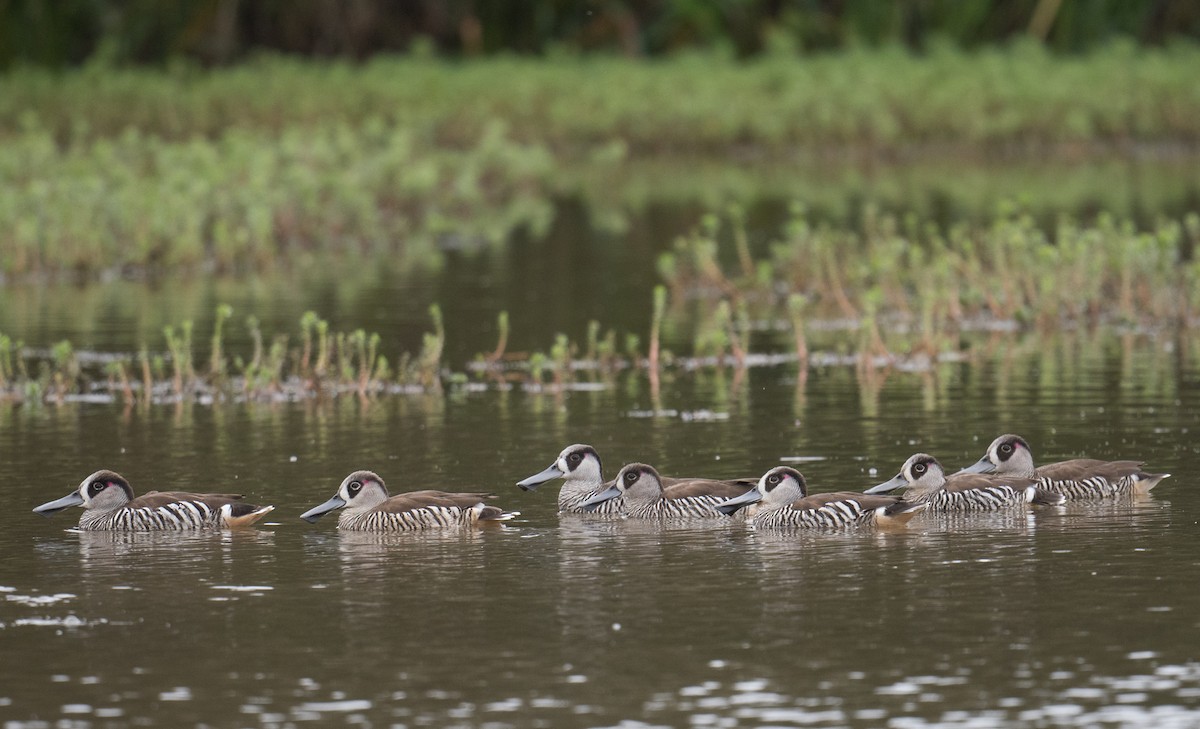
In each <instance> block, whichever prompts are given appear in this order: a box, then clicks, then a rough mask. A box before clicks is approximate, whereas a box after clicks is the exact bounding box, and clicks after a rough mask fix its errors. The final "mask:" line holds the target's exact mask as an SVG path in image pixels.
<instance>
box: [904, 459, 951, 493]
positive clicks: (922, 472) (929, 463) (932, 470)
mask: <svg viewBox="0 0 1200 729" xmlns="http://www.w3.org/2000/svg"><path fill="white" fill-rule="evenodd" d="M900 473H901V474H902V475H903V476H904V480H905V481H907V482H908V483H909V484H910V485H917V484H920V485H928V486H931V487H936V486H939V485H940V482H942V481H944V480H945V478H946V474H945V472H944V471H943V470H942V464H940V463H938V460H937V459H936V458H934V457H933V456H931V455H929V454H928V453H917V454H915V455H913V456H912V457H910V458H909V459H908V460H907V461H905V462H904V467H903V468H901V469H900Z"/></svg>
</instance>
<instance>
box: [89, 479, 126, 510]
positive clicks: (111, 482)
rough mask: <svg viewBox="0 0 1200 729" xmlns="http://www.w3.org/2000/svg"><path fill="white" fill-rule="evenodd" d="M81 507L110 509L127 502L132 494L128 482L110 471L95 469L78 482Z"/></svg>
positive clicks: (117, 507)
mask: <svg viewBox="0 0 1200 729" xmlns="http://www.w3.org/2000/svg"><path fill="white" fill-rule="evenodd" d="M79 495H80V496H82V497H83V508H85V509H97V510H99V511H110V510H112V509H119V508H120V507H122V506H124V505H125V504H127V503H129V502H130V501H131V500H132V498H133V494H132V493H131V491H130V488H129V483H128V482H127V481H126V480H125V479H124V478H122V477H121V476H119V475H117V474H116V473H113V472H112V471H96V472H95V473H93V474H92V475H91V476H88V477H87V478H85V479H84V480H83V483H81V484H79Z"/></svg>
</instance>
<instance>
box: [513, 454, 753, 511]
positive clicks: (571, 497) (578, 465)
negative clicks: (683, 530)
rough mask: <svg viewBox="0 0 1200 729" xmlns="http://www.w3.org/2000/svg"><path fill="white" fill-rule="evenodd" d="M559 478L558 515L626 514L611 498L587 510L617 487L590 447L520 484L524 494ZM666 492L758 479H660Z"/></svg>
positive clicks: (747, 485) (558, 460)
mask: <svg viewBox="0 0 1200 729" xmlns="http://www.w3.org/2000/svg"><path fill="white" fill-rule="evenodd" d="M556 478H561V479H562V480H563V485H562V488H561V489H559V491H558V511H559V513H561V514H594V515H597V516H621V515H622V514H624V513H625V502H624V500H622V499H619V498H611V499H607V500H604V501H601V502H597V503H595V504H592V505H591V506H589V507H586V508H585V507H584V503H585V502H587V501H589V500H590V499H592V498H593V497H594V496H596V495H598V494H601V493H605V492H608V491H609V489H611V488H612V487H613V485H614V484H615V483H616V482H615V481H605V480H604V469H603V467H602V465H601V462H600V454H599V453H598V452H597V451H596V449H595V448H593V447H592V446H590V445H587V444H585V443H576V444H574V445H570V446H567V447H566V448H564V449H563V451H562V452H561V453H559V454H558V458H556V459H555V460H554V463H551V464H550V466H549V467H548V468H546V469H545V470H544V471H540V472H539V473H535V474H534V475H532V476H529V477H528V478H525V479H522V480H520V481H518V482H517V486H519V487H520V488H521V489H522V490H523V491H534V490H536V489H537V487H538V486H540V485H541V484H543V483H546V482H547V481H553V480H554V479H556ZM659 482H660V483H661V484H662V485H663V487H664V488H670V487H673V486H676V485H678V484H684V483H688V484H693V485H695V484H699V483H709V482H711V483H714V484H716V483H720V484H726V485H738V486H740V488H741V490H742V491H744V490H746V489H749V488H752V487H753V486H754V485H755V484H756V483H757V482H758V479H750V478H740V479H729V480H723V481H722V480H716V479H704V478H671V477H669V476H667V477H659ZM739 493H740V491H739Z"/></svg>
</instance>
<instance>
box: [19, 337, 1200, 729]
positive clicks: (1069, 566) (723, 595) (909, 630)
mask: <svg viewBox="0 0 1200 729" xmlns="http://www.w3.org/2000/svg"><path fill="white" fill-rule="evenodd" d="M1153 350H1154V347H1153V346H1152V345H1145V346H1144V347H1142V348H1139V349H1135V350H1134V353H1133V354H1132V355H1131V356H1132V358H1133V359H1132V363H1131V362H1129V361H1125V362H1124V363H1122V359H1121V358H1120V357H1116V356H1114V357H1105V356H1103V355H1102V354H1098V355H1096V356H1088V357H1083V358H1081V359H1080V360H1079V361H1078V362H1076V364H1075V366H1074V368H1073V369H1072V370H1071V371H1072V376H1071V377H1070V378H1062V379H1061V380H1060V381H1058V382H1056V383H1050V384H1047V383H1045V382H1040V381H1039V376H1038V374H1037V373H1038V372H1039V371H1041V370H1042V369H1044V368H1046V367H1048V366H1049V362H1048V361H1046V360H1047V358H1049V357H1050V355H1045V356H1044V357H1043V356H1032V357H1029V358H1026V359H1022V360H1020V361H1018V362H1016V363H1014V365H1013V367H1011V368H1007V369H1006V368H1002V367H989V366H968V365H959V366H955V368H948V369H946V370H945V371H942V372H940V373H939V376H940V377H941V378H942V379H943V381H942V382H941V383H940V384H938V385H931V384H930V383H929V382H927V381H923V380H922V378H921V377H919V376H916V375H899V374H898V375H893V376H892V377H891V378H889V379H888V381H887V382H886V383H883V385H882V387H881V388H880V389H879V390H878V391H875V389H874V388H868V387H866V386H865V385H864V383H860V382H858V381H857V380H856V378H855V376H854V373H853V372H852V371H849V370H846V371H842V370H828V371H816V372H814V373H812V376H811V377H810V378H809V380H808V383H807V385H806V387H805V388H804V389H803V390H802V391H799V392H798V391H797V385H796V377H795V371H794V368H791V367H778V368H764V369H759V370H754V371H752V372H751V373H750V374H749V377H748V378H747V380H746V381H745V382H744V383H742V384H740V385H738V386H736V387H734V386H732V385H731V382H730V380H731V379H732V376H731V373H725V374H722V375H715V374H714V375H709V376H708V377H707V379H705V378H704V377H703V376H700V375H697V376H695V377H689V378H686V379H685V380H684V381H682V382H679V383H676V384H675V385H673V386H672V387H670V388H668V390H667V391H666V392H664V395H663V402H662V403H660V404H659V405H660V406H659V408H658V409H659V410H661V411H664V412H665V413H668V414H661V415H658V416H649V417H647V416H646V411H649V410H654V408H651V407H649V403H648V402H647V401H646V395H645V393H644V390H640V389H638V387H637V386H636V383H635V384H633V385H625V386H619V387H614V388H611V389H608V390H604V391H601V392H596V393H581V394H574V395H569V396H567V397H565V398H559V399H556V398H554V397H553V396H547V395H534V394H526V393H522V392H519V391H514V392H507V393H505V392H481V393H472V394H465V395H453V396H447V397H446V398H428V399H426V398H393V399H387V400H381V401H378V402H374V403H370V404H365V405H364V404H362V403H359V402H356V401H352V400H341V401H337V402H333V403H325V404H298V405H290V406H224V407H215V408H212V407H198V406H197V407H184V408H182V409H179V410H173V409H170V408H168V407H155V408H152V409H150V410H148V411H145V412H142V411H137V410H135V411H133V412H131V413H126V412H124V411H123V410H122V409H121V408H119V407H115V406H100V405H78V406H66V407H61V408H55V407H48V408H41V409H39V408H25V409H12V410H10V409H4V410H2V411H0V453H3V454H4V458H5V461H6V473H7V474H8V477H9V478H8V482H9V483H8V488H7V490H6V493H7V494H8V499H7V504H8V510H7V516H6V517H5V518H4V525H5V528H4V529H3V531H2V532H0V548H2V550H0V652H2V654H3V656H4V662H3V667H2V668H0V670H2V671H3V674H4V675H3V679H4V680H3V681H2V682H0V716H2V717H4V720H5V722H6V723H5V726H11V727H32V726H71V727H75V726H81V727H82V726H122V725H129V724H137V725H155V726H183V725H193V724H206V725H212V726H270V727H274V726H290V725H300V724H313V725H331V724H332V725H341V724H357V725H364V726H393V725H395V726H439V727H443V726H468V727H475V726H479V727H483V726H488V727H502V726H547V727H573V726H575V727H593V726H758V725H771V726H846V725H850V726H884V725H887V726H894V727H916V726H934V725H937V726H964V727H965V726H971V727H980V726H983V727H988V726H1081V727H1082V726H1096V725H1105V724H1107V725H1122V726H1128V725H1141V726H1154V727H1164V726H1195V725H1197V724H1198V723H1200V640H1197V635H1200V632H1198V630H1197V629H1198V628H1200V625H1198V623H1200V617H1197V616H1200V591H1198V590H1197V589H1196V584H1197V578H1198V577H1200V553H1198V552H1197V550H1196V544H1197V536H1198V532H1197V529H1198V527H1197V521H1198V518H1200V497H1198V496H1197V492H1196V489H1195V488H1193V482H1194V480H1195V479H1194V477H1193V474H1194V473H1196V471H1197V468H1198V467H1200V457H1198V456H1197V450H1198V446H1197V444H1196V439H1195V433H1196V432H1197V428H1198V427H1200V424H1198V423H1197V412H1198V411H1197V409H1196V397H1197V387H1196V382H1197V378H1196V371H1195V370H1194V369H1191V368H1184V369H1178V370H1175V371H1174V372H1169V373H1167V374H1166V375H1164V376H1163V377H1162V378H1161V383H1160V385H1159V386H1157V387H1155V388H1153V389H1152V390H1151V391H1150V392H1147V391H1145V389H1143V388H1140V387H1138V386H1136V383H1130V382H1126V379H1125V378H1129V377H1141V378H1142V379H1145V377H1146V375H1145V370H1147V369H1152V368H1155V367H1160V366H1163V365H1162V363H1161V362H1160V359H1161V358H1160V357H1159V355H1158V353H1156V352H1155V351H1153ZM1113 351H1120V350H1119V349H1114V350H1113ZM1123 371H1124V373H1125V374H1124V376H1122V372H1123ZM930 388H933V392H932V393H931V392H930ZM697 410H703V411H704V412H705V413H706V415H705V416H704V417H701V418H690V419H689V418H684V417H682V416H681V415H682V414H687V413H694V412H695V411H697ZM669 413H675V414H669ZM1008 430H1015V431H1019V432H1021V433H1023V434H1024V435H1026V437H1027V438H1029V440H1030V441H1031V443H1033V444H1034V448H1035V452H1036V453H1037V454H1038V455H1039V457H1040V458H1041V459H1042V460H1052V459H1055V458H1061V457H1068V456H1071V455H1074V454H1078V453H1087V454H1090V455H1093V456H1098V457H1118V456H1137V457H1141V458H1145V459H1147V460H1148V461H1150V462H1151V463H1152V464H1153V466H1154V467H1155V468H1157V469H1163V470H1166V471H1170V472H1172V473H1173V474H1174V476H1173V477H1172V478H1171V479H1169V480H1167V481H1166V482H1164V484H1163V485H1162V486H1160V487H1159V488H1158V489H1157V490H1156V491H1155V492H1154V493H1153V495H1152V496H1151V497H1150V498H1145V499H1140V500H1136V501H1118V502H1099V503H1093V504H1075V505H1070V506H1068V507H1066V508H1063V509H1061V510H1054V509H1051V510H1042V511H1034V512H1028V513H1027V512H1018V513H1012V514H1005V515H986V516H977V517H971V518H953V519H949V518H933V517H926V516H922V517H921V518H919V519H918V520H916V521H914V523H913V524H912V525H911V526H910V527H909V528H908V529H907V530H906V531H902V532H894V533H892V532H889V533H882V532H880V533H876V532H870V531H862V532H857V533H850V534H813V535H788V534H775V533H769V532H763V531H758V532H755V531H750V530H748V529H746V528H745V527H742V526H739V525H737V524H726V523H712V524H682V525H675V526H667V527H662V526H657V525H648V524H642V523H628V522H604V521H596V520H588V519H583V518H569V517H559V516H558V515H557V514H556V513H555V507H554V494H555V488H554V485H553V484H549V485H547V486H544V487H542V489H541V490H540V491H538V492H536V493H524V492H521V491H519V490H518V489H516V488H515V487H514V486H513V483H514V482H515V481H516V480H518V479H519V478H522V477H524V476H526V475H529V474H531V473H533V472H535V471H538V470H541V469H542V468H543V467H544V466H545V465H546V464H548V463H549V462H550V461H551V459H552V458H553V457H554V456H555V455H556V454H557V452H558V450H559V449H560V448H561V447H562V446H564V445H566V444H568V443H571V442H575V441H590V442H592V443H593V444H595V445H596V446H597V448H598V449H599V450H600V452H601V454H602V455H603V456H605V457H606V459H607V462H608V468H609V470H610V471H613V470H614V469H615V468H616V467H617V466H619V464H620V463H621V462H622V461H624V460H634V459H640V460H646V461H649V462H652V463H655V464H657V465H659V466H660V467H661V468H662V470H663V471H665V472H668V473H677V474H682V473H689V474H704V475H726V476H734V475H744V474H757V473H759V472H761V471H763V470H765V469H766V468H767V467H768V466H771V465H774V464H776V463H778V462H780V461H781V460H784V459H788V460H790V461H791V462H794V463H798V464H799V466H800V467H801V468H802V469H803V470H804V471H805V472H806V473H807V474H808V475H809V478H810V481H811V482H812V483H813V485H814V487H815V489H818V490H821V489H824V490H831V489H860V488H863V487H866V486H869V485H871V484H873V483H875V482H878V481H881V480H883V479H884V478H886V477H889V476H891V475H892V474H893V473H894V472H895V470H896V469H897V468H898V466H899V464H900V463H901V461H902V460H903V459H904V458H905V457H906V456H908V455H909V454H910V453H911V452H913V451H915V450H918V449H921V450H928V451H931V452H934V453H936V454H939V455H940V456H941V457H942V458H943V460H944V461H946V462H947V463H948V464H952V465H958V464H965V463H967V462H969V461H972V460H974V459H975V458H976V457H977V456H978V455H979V454H980V453H982V449H983V447H984V446H985V445H986V443H987V441H988V440H990V438H991V437H992V436H994V435H995V434H997V433H999V432H1001V431H1008ZM101 466H108V467H112V468H115V469H117V470H118V471H120V472H122V473H124V474H125V475H126V476H127V477H129V478H130V480H131V482H132V483H133V484H134V487H135V489H140V490H147V489H148V488H152V487H187V488H194V489H197V490H218V491H219V490H237V491H241V492H244V493H246V494H247V495H248V497H249V498H250V499H251V500H254V501H257V502H266V503H273V504H276V505H277V506H278V509H277V510H276V511H275V512H274V513H273V514H272V515H271V518H270V519H269V523H267V524H266V525H264V526H262V527H261V528H258V529H253V530H245V531H240V532H235V533H229V532H224V533H211V534H185V535H180V534H144V535H142V534H133V535H130V534H116V535H112V534H97V533H91V534H83V533H78V532H75V531H70V530H69V529H68V528H69V527H70V526H71V524H72V522H73V519H75V518H76V516H77V514H78V512H66V513H61V514H58V515H56V516H54V517H53V518H51V519H42V518H40V517H38V516H36V515H34V514H32V513H30V511H29V509H30V508H31V507H32V506H34V505H36V504H38V503H40V502H42V501H45V500H48V499H50V498H54V497H58V496H61V495H63V494H65V493H66V492H67V491H68V490H70V488H71V487H72V486H73V485H74V484H75V483H77V482H78V481H79V480H80V479H82V478H83V476H85V475H86V474H88V473H90V472H91V471H92V470H95V469H96V468H99V467H101ZM359 467H369V468H374V469H376V470H378V471H379V472H380V473H381V474H383V476H384V478H386V479H388V481H389V484H390V485H391V487H392V488H393V490H403V489H409V488H424V487H431V486H434V487H440V488H447V489H479V488H486V489H493V490H495V491H496V492H497V493H498V494H500V496H501V497H502V498H501V499H500V500H499V502H498V503H501V504H502V505H504V506H506V507H510V508H515V509H519V510H521V511H522V516H521V517H519V518H518V519H517V520H515V521H513V522H510V523H509V524H508V525H507V526H504V527H501V528H489V529H482V530H476V531H467V532H462V533H459V532H454V533H436V534H416V535H399V536H386V537H383V536H369V535H367V536H363V535H356V534H341V533H338V532H337V531H336V530H335V529H334V526H335V525H334V524H333V523H332V519H329V520H326V521H323V522H320V523H318V524H316V525H308V524H306V523H304V522H301V521H300V520H299V519H298V518H297V516H298V514H299V513H300V512H301V511H302V510H303V509H304V508H306V507H308V506H311V505H314V504H316V503H319V502H321V501H323V500H325V499H326V498H327V497H328V496H329V495H330V494H332V493H333V491H334V489H335V488H336V486H337V484H338V482H339V481H340V480H341V478H342V477H343V476H344V475H345V474H346V473H347V472H349V471H350V470H351V469H353V468H359Z"/></svg>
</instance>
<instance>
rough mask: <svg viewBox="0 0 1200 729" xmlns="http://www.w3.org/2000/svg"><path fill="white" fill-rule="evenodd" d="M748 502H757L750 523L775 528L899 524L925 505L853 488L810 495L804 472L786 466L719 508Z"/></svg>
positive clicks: (743, 504) (777, 469)
mask: <svg viewBox="0 0 1200 729" xmlns="http://www.w3.org/2000/svg"><path fill="white" fill-rule="evenodd" d="M749 504H758V507H757V511H756V512H755V513H754V514H753V515H752V516H751V517H750V519H749V521H750V524H752V525H753V526H755V527H759V528H775V529H846V528H849V527H856V526H877V525H879V526H883V525H896V526H899V525H902V524H905V523H907V522H908V521H909V520H910V519H912V518H913V517H914V516H916V515H917V514H918V513H920V512H921V511H924V510H925V508H926V504H924V503H910V502H908V501H906V500H904V499H901V498H898V497H895V496H874V495H870V494H862V493H856V492H852V491H841V492H836V493H825V494H815V495H813V496H809V495H808V484H807V482H806V481H805V480H804V476H803V474H801V473H800V472H799V471H797V470H796V469H794V468H791V467H789V466H776V467H775V468H772V469H771V470H770V471H767V472H766V473H765V474H763V476H762V478H760V479H759V481H758V484H757V485H756V486H755V488H754V489H753V490H752V491H749V492H747V493H746V494H745V495H743V496H740V497H736V498H733V499H730V500H729V501H726V502H724V503H723V504H721V505H719V506H718V510H720V511H723V512H725V513H730V512H731V511H733V510H736V509H740V508H742V507H743V506H745V505H749Z"/></svg>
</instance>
